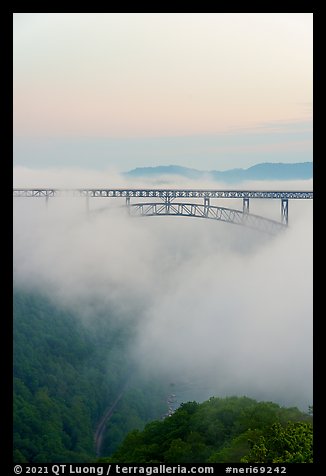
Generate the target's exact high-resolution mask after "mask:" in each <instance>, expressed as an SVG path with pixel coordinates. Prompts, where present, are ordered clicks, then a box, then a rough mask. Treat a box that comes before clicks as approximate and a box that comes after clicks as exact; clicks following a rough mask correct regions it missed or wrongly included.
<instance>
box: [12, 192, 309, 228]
mask: <svg viewBox="0 0 326 476" xmlns="http://www.w3.org/2000/svg"><path fill="white" fill-rule="evenodd" d="M67 194H68V195H73V196H81V197H86V206H87V210H89V198H91V197H102V198H125V199H126V205H127V207H128V210H129V214H130V215H138V216H159V215H170V216H171V215H175V216H192V217H198V218H209V219H215V220H221V221H225V222H228V223H234V224H238V225H245V226H249V227H251V228H256V229H260V230H262V231H266V232H268V233H275V232H277V231H279V230H280V229H284V228H285V227H286V226H287V225H288V215H289V211H288V201H289V200H290V199H291V200H293V199H294V200H298V199H300V200H307V199H313V192H311V191H284V190H283V191H274V190H207V189H153V188H151V189H149V188H105V189H103V188H78V189H57V188H14V189H13V196H14V197H45V198H46V201H48V198H49V197H55V196H63V195H67ZM131 198H151V199H161V200H163V204H162V202H151V203H147V202H146V203H144V202H140V203H133V204H131V203H130V199H131ZM176 198H179V199H180V198H182V199H194V198H203V199H204V203H203V204H198V203H193V202H190V203H189V202H186V203H185V202H179V203H176V202H174V199H176ZM216 198H222V199H230V198H233V199H242V200H243V208H242V210H235V209H231V208H224V207H219V206H212V205H211V203H210V199H216ZM250 199H279V200H281V221H280V222H278V221H275V220H270V219H268V218H264V217H261V216H259V215H253V214H252V213H249V200H250ZM160 203H161V205H160Z"/></svg>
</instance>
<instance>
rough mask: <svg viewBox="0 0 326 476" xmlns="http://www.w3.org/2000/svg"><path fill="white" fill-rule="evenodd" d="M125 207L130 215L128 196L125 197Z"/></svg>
mask: <svg viewBox="0 0 326 476" xmlns="http://www.w3.org/2000/svg"><path fill="white" fill-rule="evenodd" d="M126 207H127V210H128V213H129V215H130V197H126Z"/></svg>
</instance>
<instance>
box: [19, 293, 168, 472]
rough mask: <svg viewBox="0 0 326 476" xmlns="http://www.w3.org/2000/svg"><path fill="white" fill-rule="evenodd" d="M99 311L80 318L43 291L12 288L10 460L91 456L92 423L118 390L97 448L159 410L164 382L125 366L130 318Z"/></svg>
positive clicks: (107, 448)
mask: <svg viewBox="0 0 326 476" xmlns="http://www.w3.org/2000/svg"><path fill="white" fill-rule="evenodd" d="M94 317H95V316H94ZM102 317H104V318H102V319H97V321H96V325H95V324H94V325H93V326H89V325H84V324H82V322H81V319H80V318H78V317H77V316H76V315H74V314H73V313H71V312H68V311H67V310H64V309H63V308H60V306H57V305H54V304H53V303H51V302H50V301H49V300H48V299H46V298H45V297H42V296H40V295H33V294H29V293H25V292H22V291H15V293H14V461H15V462H34V463H35V462H89V461H92V460H93V459H94V458H95V457H96V454H95V445H94V433H95V430H96V426H97V424H98V422H99V421H100V419H101V418H102V416H103V414H104V413H105V411H106V409H107V408H109V407H110V406H111V405H112V404H113V403H114V401H115V400H116V398H117V396H118V395H119V394H120V393H121V392H122V398H121V399H120V400H119V402H118V404H117V406H116V408H115V411H114V414H113V417H112V419H111V420H110V424H109V425H108V429H107V431H106V433H105V434H104V439H103V444H102V448H105V450H104V454H110V453H111V451H113V450H114V449H116V447H117V445H118V444H119V443H120V442H121V441H122V439H123V437H124V436H125V435H126V434H127V433H128V431H130V430H131V429H134V428H143V426H144V423H145V422H148V421H150V420H152V419H154V418H159V417H160V415H162V414H163V413H164V412H166V394H165V393H164V392H165V389H164V387H163V385H161V384H160V383H157V382H149V381H144V380H141V379H140V377H139V375H138V374H137V371H136V369H135V368H133V367H132V366H131V363H130V360H129V358H128V355H127V350H126V349H127V347H128V342H129V339H130V336H131V334H132V328H131V327H130V325H129V324H127V323H124V324H122V323H120V324H119V325H117V324H116V323H114V321H115V316H114V314H113V313H111V314H110V313H109V312H108V314H107V315H106V316H102ZM94 320H95V319H94Z"/></svg>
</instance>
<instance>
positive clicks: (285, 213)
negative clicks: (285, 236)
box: [281, 198, 289, 226]
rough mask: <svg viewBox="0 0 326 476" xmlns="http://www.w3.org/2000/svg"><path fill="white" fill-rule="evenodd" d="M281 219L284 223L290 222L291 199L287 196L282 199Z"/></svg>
mask: <svg viewBox="0 0 326 476" xmlns="http://www.w3.org/2000/svg"><path fill="white" fill-rule="evenodd" d="M281 221H282V223H283V225H286V226H287V225H288V224H289V200H288V199H287V198H282V199H281Z"/></svg>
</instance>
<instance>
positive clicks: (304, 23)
mask: <svg viewBox="0 0 326 476" xmlns="http://www.w3.org/2000/svg"><path fill="white" fill-rule="evenodd" d="M13 24H14V30H13V31H14V36H13V47H14V50H13V51H14V56H13V60H14V71H13V72H14V83H13V91H14V105H13V107H14V124H13V125H14V164H15V163H16V164H20V165H27V166H28V165H30V166H36V165H37V166H38V165H60V166H61V165H62V163H61V162H63V163H66V162H67V164H68V165H71V164H75V165H85V164H86V166H89V167H91V166H95V167H98V166H102V167H103V166H108V167H110V166H111V167H116V168H118V169H121V170H124V169H126V168H130V167H133V166H143V165H158V164H167V163H175V164H179V165H189V166H192V167H197V168H202V169H203V168H210V169H217V170H218V169H225V168H233V167H237V166H250V165H252V164H253V163H257V162H261V161H276V162H280V161H283V162H295V161H298V162H300V161H310V160H312V77H313V64H312V49H313V44H312V32H313V15H312V13H171V14H170V13H130V14H128V13H121V14H119V13H15V14H14V15H13ZM206 139H207V140H206ZM85 144H86V150H87V153H88V154H89V155H87V154H86V155H87V157H82V159H81V162H82V163H80V164H78V154H80V151H81V150H83V151H84V155H85ZM153 144H154V146H153ZM180 148H181V149H180ZM56 157H57V159H56ZM56 161H57V162H56ZM60 161H61V162H60Z"/></svg>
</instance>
